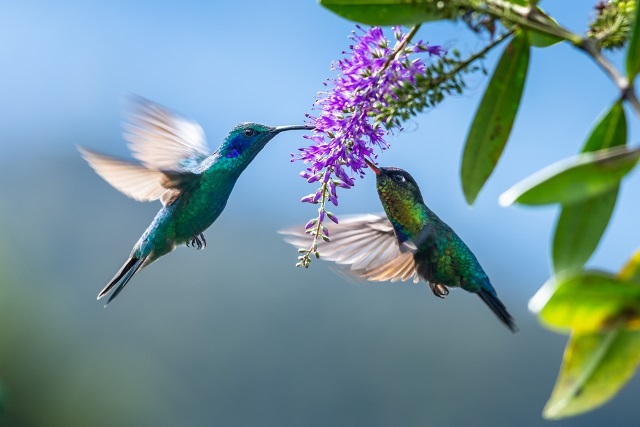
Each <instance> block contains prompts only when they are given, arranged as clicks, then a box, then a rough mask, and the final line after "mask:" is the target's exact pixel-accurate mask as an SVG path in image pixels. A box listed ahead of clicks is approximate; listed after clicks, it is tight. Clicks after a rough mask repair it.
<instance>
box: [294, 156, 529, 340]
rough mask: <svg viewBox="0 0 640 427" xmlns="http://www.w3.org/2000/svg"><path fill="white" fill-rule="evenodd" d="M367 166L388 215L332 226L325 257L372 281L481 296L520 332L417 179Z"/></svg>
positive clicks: (298, 235)
mask: <svg viewBox="0 0 640 427" xmlns="http://www.w3.org/2000/svg"><path fill="white" fill-rule="evenodd" d="M367 164H368V165H369V167H370V168H371V170H372V171H373V172H374V173H375V175H376V188H377V190H378V195H379V196H380V201H381V202H382V206H383V207H384V211H385V214H386V215H383V214H379V215H374V214H368V215H357V216H352V217H349V218H345V219H344V220H342V221H340V223H339V224H337V225H333V224H332V225H333V227H332V228H330V229H329V231H330V233H331V234H330V239H331V242H330V243H324V242H322V243H320V244H319V252H320V257H321V258H325V259H327V260H329V261H335V262H336V263H338V264H341V265H345V266H348V267H349V269H348V270H347V271H348V272H349V273H351V274H353V275H356V276H358V277H361V278H365V279H367V280H371V281H387V280H390V281H392V282H395V281H398V280H401V281H406V280H410V279H411V280H413V282H414V283H418V282H419V281H420V280H421V279H422V280H424V281H427V282H429V286H430V288H431V291H432V292H433V294H434V295H435V296H437V297H440V298H444V297H445V296H447V295H448V294H449V290H448V289H447V287H448V286H449V287H460V288H462V289H464V290H465V291H467V292H472V293H475V294H477V295H478V296H479V297H480V298H481V299H482V301H484V302H485V303H486V304H487V305H488V306H489V308H490V309H491V310H492V311H493V312H494V313H495V314H496V316H498V318H499V319H500V321H502V323H504V324H505V325H506V326H507V327H508V328H509V329H510V330H511V331H512V332H517V330H518V328H517V327H516V324H515V322H514V320H513V318H512V317H511V315H510V314H509V312H508V311H507V309H506V307H505V306H504V304H503V303H502V302H501V301H500V300H499V299H498V295H497V293H496V291H495V289H494V288H493V286H492V285H491V281H490V280H489V277H488V276H487V274H486V273H485V272H484V270H483V269H482V267H481V266H480V263H479V262H478V260H477V259H476V257H475V256H474V255H473V253H472V252H471V250H470V249H469V247H468V246H467V245H466V244H465V243H464V242H463V241H462V239H461V238H460V237H458V235H457V234H456V233H455V232H454V231H453V229H452V228H451V227H449V225H447V224H446V223H445V222H444V221H442V220H441V219H440V218H439V217H438V216H437V215H436V214H435V213H434V212H433V211H432V210H431V209H429V208H428V207H427V205H426V204H425V203H424V200H423V198H422V193H421V192H420V189H419V188H418V184H417V183H416V181H415V180H414V179H413V177H412V176H411V175H410V174H409V173H408V172H406V171H404V170H402V169H399V168H392V167H389V168H385V167H380V168H378V167H376V166H375V165H373V164H372V163H371V162H369V161H367ZM282 233H283V234H287V235H288V236H287V237H286V240H287V241H288V242H289V243H291V244H293V245H295V246H297V247H302V246H304V245H306V244H308V237H309V236H308V235H307V234H305V232H304V231H303V230H301V229H300V228H295V229H294V228H291V229H288V230H283V231H282Z"/></svg>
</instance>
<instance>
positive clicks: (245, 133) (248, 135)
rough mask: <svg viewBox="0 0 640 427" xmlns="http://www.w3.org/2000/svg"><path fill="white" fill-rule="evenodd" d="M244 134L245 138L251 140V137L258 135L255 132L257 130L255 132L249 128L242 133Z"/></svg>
mask: <svg viewBox="0 0 640 427" xmlns="http://www.w3.org/2000/svg"><path fill="white" fill-rule="evenodd" d="M242 134H243V135H244V136H246V137H247V138H250V137H252V136H253V135H255V134H256V131H255V130H253V129H251V128H249V129H245V130H243V131H242Z"/></svg>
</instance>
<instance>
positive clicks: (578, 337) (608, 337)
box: [543, 326, 640, 419]
mask: <svg viewBox="0 0 640 427" xmlns="http://www.w3.org/2000/svg"><path fill="white" fill-rule="evenodd" d="M638 362H640V331H629V330H626V329H624V328H623V327H620V326H618V327H614V328H612V329H610V330H608V331H603V332H591V333H584V334H581V333H575V334H573V335H572V336H571V338H570V339H569V343H568V344H567V348H566V350H565V353H564V360H563V362H562V367H561V368H560V374H559V375H558V380H557V381H556V385H555V387H554V389H553V392H552V393H551V397H550V398H549V401H548V402H547V404H546V406H545V408H544V411H543V416H544V417H545V418H551V419H557V418H563V417H568V416H572V415H577V414H580V413H583V412H586V411H589V410H591V409H594V408H596V407H598V406H600V405H602V404H604V403H606V402H607V401H608V400H609V399H611V398H612V397H613V396H615V394H616V393H617V392H618V390H620V388H621V387H622V386H623V385H624V384H625V383H626V382H627V381H628V380H629V379H630V378H631V377H632V375H633V373H634V371H635V369H636V367H637V366H638Z"/></svg>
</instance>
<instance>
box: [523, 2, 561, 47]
mask: <svg viewBox="0 0 640 427" xmlns="http://www.w3.org/2000/svg"><path fill="white" fill-rule="evenodd" d="M537 12H538V14H539V15H542V16H543V17H544V18H545V19H546V21H547V24H549V25H554V26H556V27H558V28H559V27H560V24H558V21H556V20H555V19H553V18H552V17H551V16H549V15H547V14H546V13H545V12H544V11H543V10H542V9H540V8H538V10H537ZM529 34H530V38H531V46H535V47H549V46H553V45H554V44H556V43H560V42H561V41H562V40H563V39H562V38H560V37H555V36H552V35H549V34H546V33H539V32H537V31H535V30H531V32H530V33H529Z"/></svg>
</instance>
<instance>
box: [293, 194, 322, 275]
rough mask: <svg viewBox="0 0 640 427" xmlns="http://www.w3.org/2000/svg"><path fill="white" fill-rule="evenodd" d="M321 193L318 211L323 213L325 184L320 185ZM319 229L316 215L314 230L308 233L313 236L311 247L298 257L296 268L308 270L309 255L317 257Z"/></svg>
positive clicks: (320, 222)
mask: <svg viewBox="0 0 640 427" xmlns="http://www.w3.org/2000/svg"><path fill="white" fill-rule="evenodd" d="M321 191H322V197H321V200H320V210H322V211H324V206H325V203H326V201H327V183H326V182H323V183H322V187H321ZM321 228H322V221H320V215H319V214H318V221H317V222H316V225H315V230H313V231H312V232H311V233H310V234H312V235H313V241H312V242H311V246H310V247H309V249H307V250H306V251H304V255H301V256H300V257H298V259H299V260H300V261H299V262H298V264H296V266H298V267H299V266H303V267H304V268H309V265H310V264H311V254H312V253H314V254H316V256H318V255H317V253H318V236H319V235H320V231H321Z"/></svg>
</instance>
